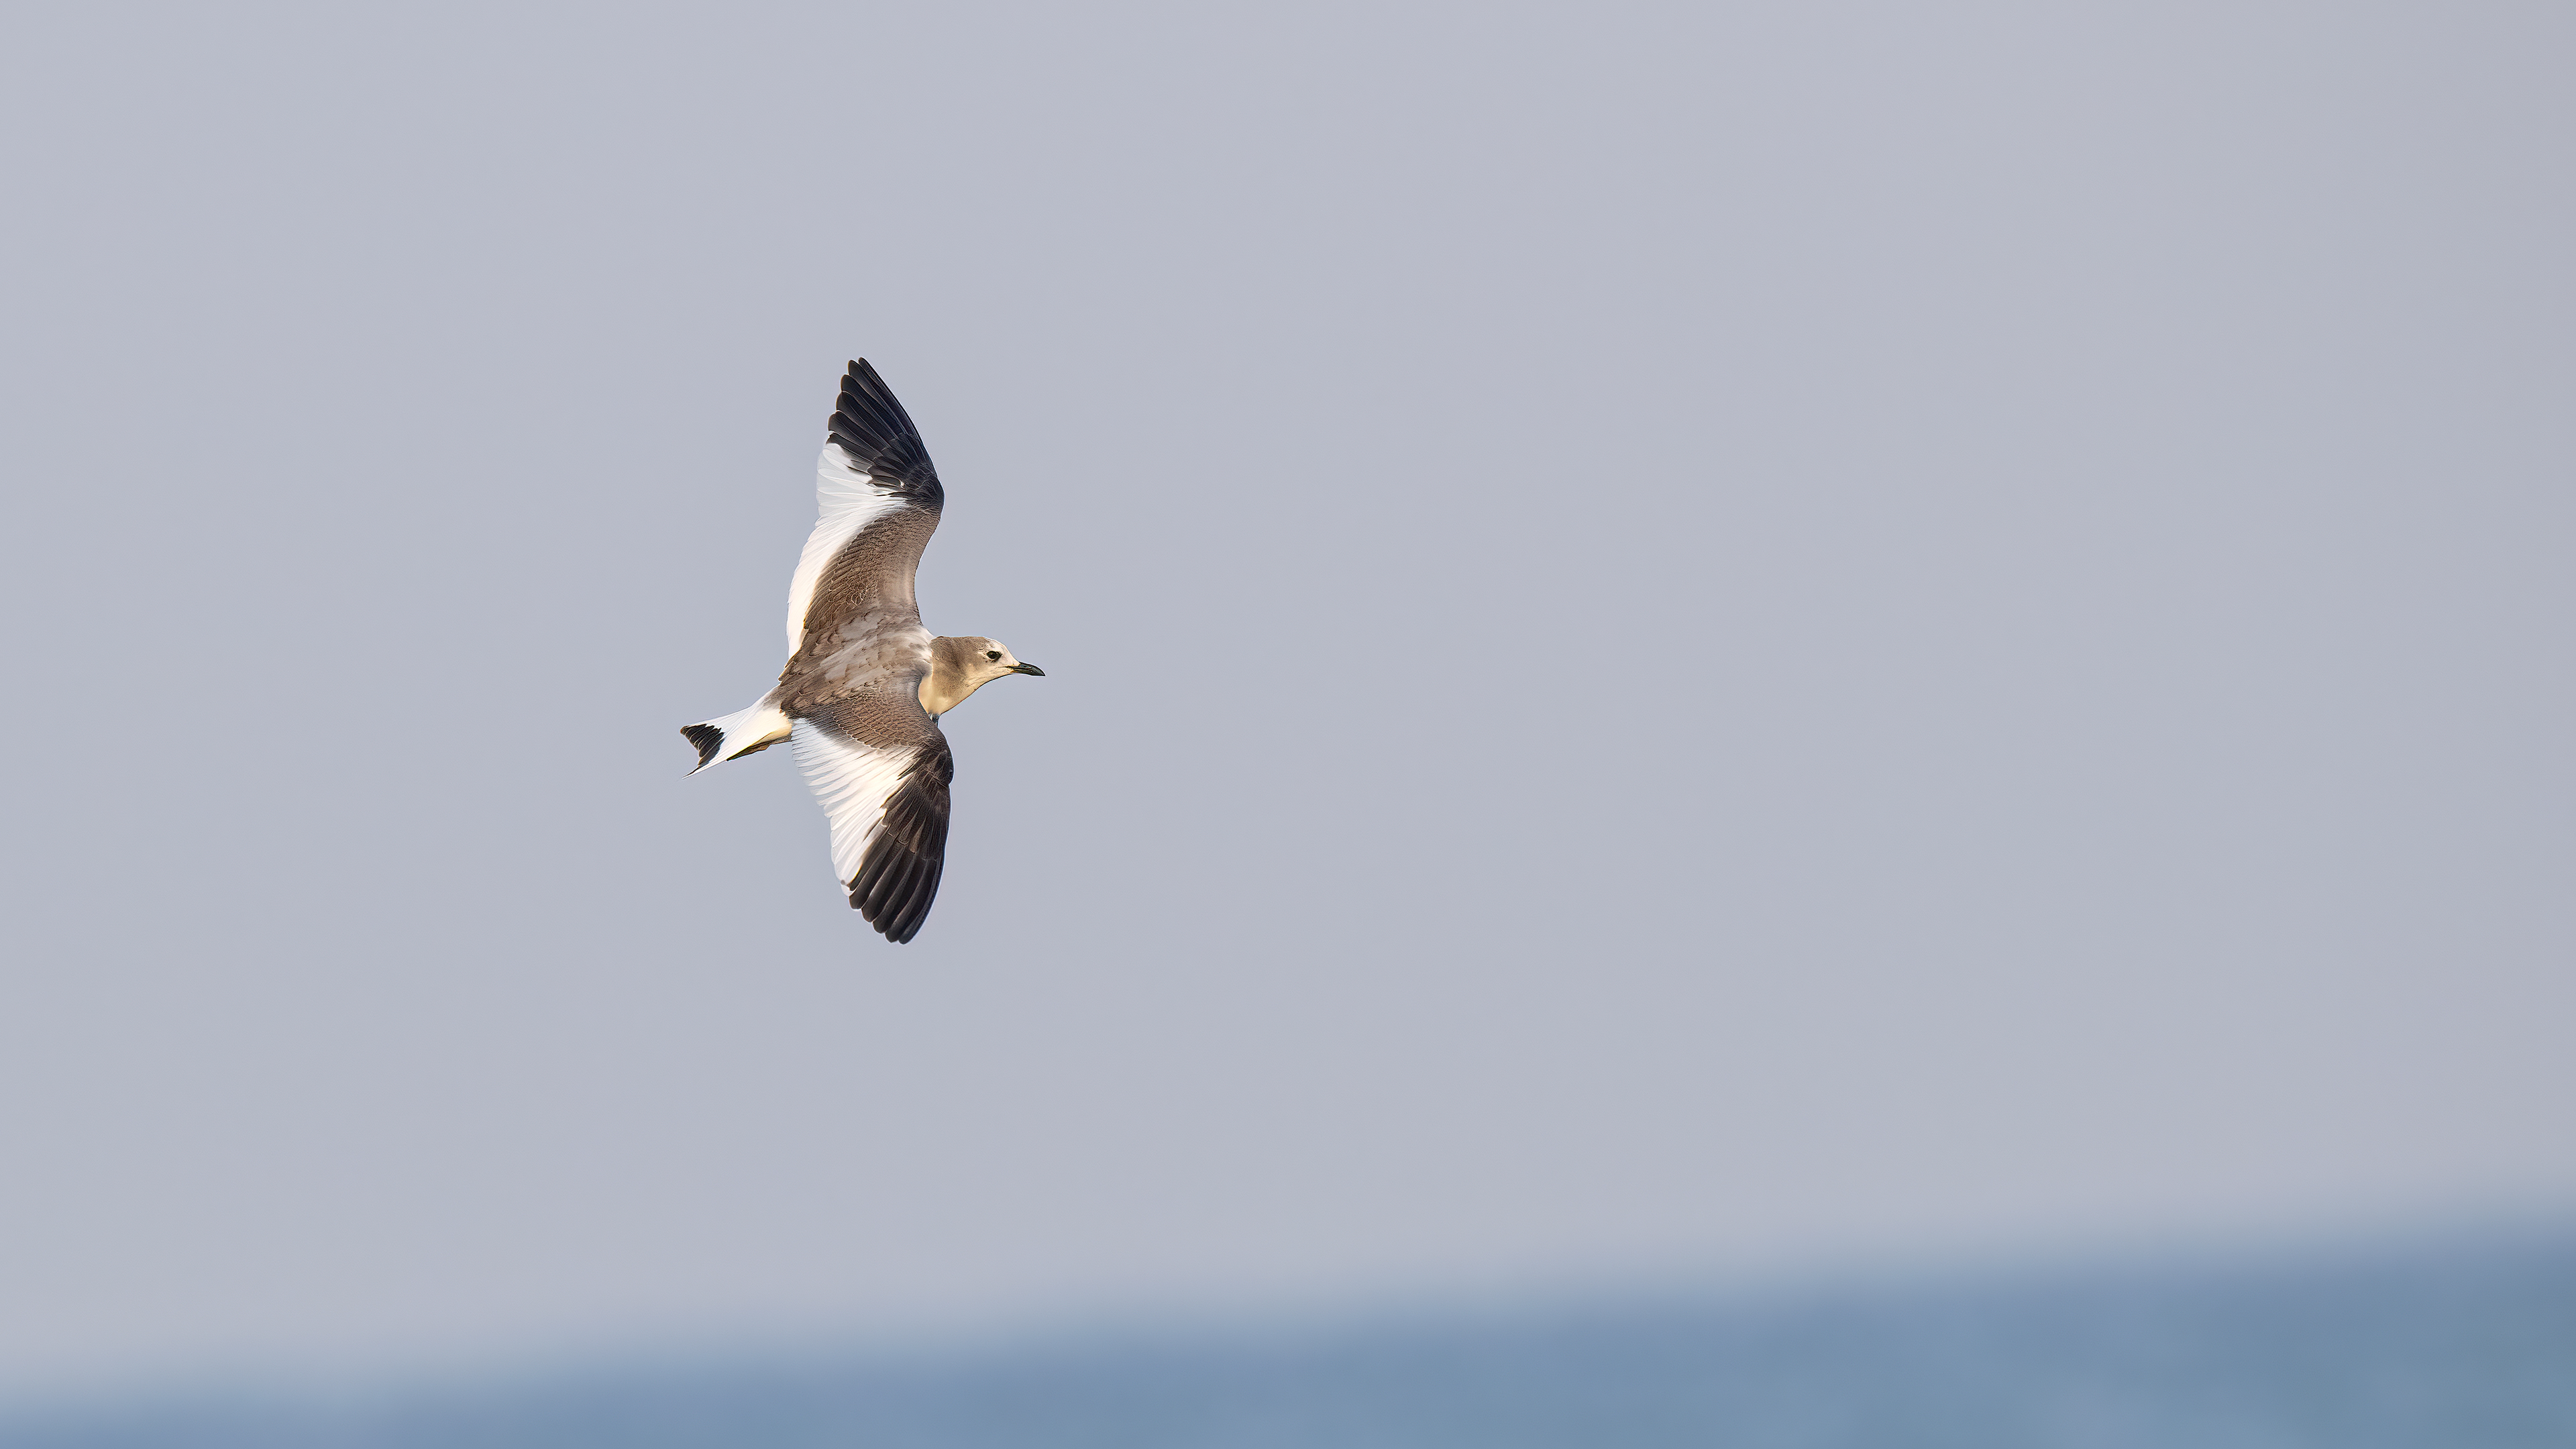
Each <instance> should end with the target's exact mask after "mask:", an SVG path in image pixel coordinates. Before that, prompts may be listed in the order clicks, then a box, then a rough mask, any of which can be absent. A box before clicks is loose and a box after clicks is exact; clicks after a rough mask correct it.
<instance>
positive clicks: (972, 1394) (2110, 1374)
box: [0, 1242, 2576, 1449]
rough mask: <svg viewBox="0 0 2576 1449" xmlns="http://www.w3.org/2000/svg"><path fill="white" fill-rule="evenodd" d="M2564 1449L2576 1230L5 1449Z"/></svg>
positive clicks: (999, 1354) (162, 1421)
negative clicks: (2338, 1256) (2285, 1260)
mask: <svg viewBox="0 0 2576 1449" xmlns="http://www.w3.org/2000/svg"><path fill="white" fill-rule="evenodd" d="M456 1445H471V1446H482V1449H514V1446H529V1449H534V1446H549V1449H552V1446H565V1449H570V1446H594V1445H595V1446H612V1445H613V1446H625V1449H700V1446H705V1449H717V1446H723V1449H790V1446H794V1449H805V1446H816V1449H820V1446H827V1445H829V1446H870V1449H877V1446H883V1449H1006V1446H1009V1449H1018V1446H1048V1449H1055V1446H1063V1449H1075V1446H1081V1449H1089V1446H1099V1449H1113V1446H1114V1449H1161V1446H1191V1449H1286V1446H1327V1445H1329V1446H1337V1449H1380V1446H1384V1449H1394V1446H1406V1449H1452V1446H1455V1449H1469V1446H1473V1449H1519V1446H1528V1449H1537V1446H1568V1449H1571V1446H1603V1445H1614V1446H1637V1449H1661V1446H1681V1445H1726V1446H1740V1449H1774V1446H1777V1449H1791V1446H1795V1449H1950V1446H1957V1449H2018V1446H2048V1449H2132V1446H2137V1449H2145V1446H2173V1449H2180V1446H2190V1449H2275V1446H2312V1445H2313V1446H2335V1449H2376V1446H2401V1445H2402V1446H2424V1449H2435V1446H2439V1449H2507V1446H2513V1449H2520V1446H2535V1449H2537V1446H2571V1445H2576V1243H2564V1242H2561V1243H2555V1244H2549V1245H2542V1246H2532V1245H2528V1244H2526V1245H2523V1246H2520V1247H2516V1248H2511V1249H2495V1248H2489V1249H2486V1250H2482V1251H2478V1252H2464V1251H2452V1252H2444V1253H2415V1254H2410V1255H2405V1256H2382V1257H2379V1258H2376V1259H2372V1260H2367V1261H2359V1260H2351V1259H2346V1260H2342V1261H2338V1262H2334V1263H2321V1262H2309V1263H2305V1264H2301V1265H2294V1266H2283V1265H2273V1266H2269V1267H2264V1266H2246V1265H2241V1264H2240V1265H2236V1266H2233V1267H2223V1266H2211V1265H2207V1264H2203V1265H2199V1266H2196V1267H2188V1268H2171V1267H2168V1268H2165V1269H2161V1270H2153V1271H2150V1270H2145V1269H2134V1270H2130V1271H2125V1272H2117V1273H2112V1272H2103V1273H2095V1274H2090V1275H2079V1274H2060V1275H2056V1276H2050V1277H2028V1278H2023V1279H2019V1280H2015V1281H2010V1282H1993V1281H1989V1282H1982V1283H1980V1282H1968V1281H1950V1282H1942V1283H1915V1284H1912V1285H1908V1286H1898V1287H1881V1288H1878V1289H1874V1290H1845V1291H1838V1292H1812V1293H1809V1294H1806V1295H1803V1296H1793V1297H1774V1298H1770V1299H1767V1300H1751V1299H1736V1300H1731V1301H1716V1302H1703V1303H1697V1304H1688V1303H1675V1302H1666V1303H1660V1304H1635V1303H1631V1304H1629V1305H1626V1306H1616V1305H1594V1306H1592V1307H1590V1308H1585V1309H1579V1310H1578V1309H1565V1310H1560V1311H1558V1312H1554V1313H1548V1314H1539V1313H1530V1314H1527V1315H1524V1316H1520V1317H1516V1318H1509V1319H1504V1318H1497V1317H1494V1316H1491V1315H1486V1316H1481V1317H1458V1318H1453V1319H1450V1320H1446V1321H1437V1320H1430V1319H1421V1320H1414V1321H1410V1322H1407V1323H1403V1324H1378V1325H1374V1326H1350V1327H1344V1328H1342V1329H1339V1330H1332V1331H1324V1330H1306V1331H1298V1332H1293V1333H1292V1332H1277V1333H1269V1334H1258V1333H1248V1332H1223V1333H1209V1334H1205V1335H1199V1336H1196V1337H1192V1336H1186V1335H1179V1334H1174V1335H1170V1336H1166V1337H1162V1338H1142V1337H1131V1338H1127V1339H1124V1340H1122V1341H1119V1342H1116V1343H1106V1342H1096V1341H1095V1342H1078V1341H1074V1340H1062V1341H1058V1342H1054V1343H1051V1344H1040V1345H1021V1346H1017V1347H1011V1348H996V1349H988V1350H984V1351H980V1352H973V1353H951V1354H947V1355H943V1356H933V1357H915V1358H903V1357H900V1356H889V1355H885V1354H882V1353H880V1354H875V1355H869V1356H850V1357H844V1358H840V1359H833V1358H830V1357H825V1356H816V1357H810V1358H807V1359H804V1360H801V1361H796V1362H785V1361H774V1362H769V1363H747V1362H733V1363H710V1364H705V1365H700V1366H696V1367H681V1368H674V1367H673V1366H671V1365H667V1364H664V1365H656V1366H651V1367H636V1368H631V1369H627V1370H622V1371H615V1372H600V1373H593V1374H587V1375H577V1376H566V1377H564V1378H561V1379H558V1380H553V1381H544V1382H521V1383H516V1384H511V1385H506V1386H493V1387H487V1388H483V1389H479V1390H476V1389H460V1388H450V1389H446V1390H441V1391H420V1392H416V1393H412V1394H408V1395H402V1394H388V1395H384V1396H381V1397H377V1398H374V1399H371V1400H365V1401H347V1400H341V1401H332V1402H324V1401H319V1400H316V1401H309V1402H303V1403H296V1402H291V1401H282V1400H275V1399H272V1400H267V1401H263V1402H257V1403H254V1402H252V1401H249V1400H241V1401H236V1402H232V1403H222V1402H204V1401H201V1402H196V1403H191V1404H163V1405H159V1406H157V1407H149V1408H146V1407H138V1406H133V1405H127V1406H123V1407H102V1408H91V1409H87V1410H80V1411H59V1412H56V1413H53V1414H51V1415H47V1416H41V1417H36V1418H24V1417H22V1418H19V1419H17V1420H14V1421H9V1422H0V1446H5V1449H40V1446H41V1449H75V1446H78V1449H178V1446H190V1449H200V1446H202V1449H219V1446H220V1449H249V1446H261V1449H267V1446H279V1449H360V1446H364V1449H431V1446H438V1449H446V1446H456Z"/></svg>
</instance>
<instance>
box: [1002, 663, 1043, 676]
mask: <svg viewBox="0 0 2576 1449" xmlns="http://www.w3.org/2000/svg"><path fill="white" fill-rule="evenodd" d="M1011 672H1012V673H1013V674H1034V675H1036V676H1037V677H1039V678H1040V679H1044V678H1046V671H1045V670H1043V669H1040V668H1038V667H1037V666H1036V665H1034V664H1014V665H1012V666H1011Z"/></svg>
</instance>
